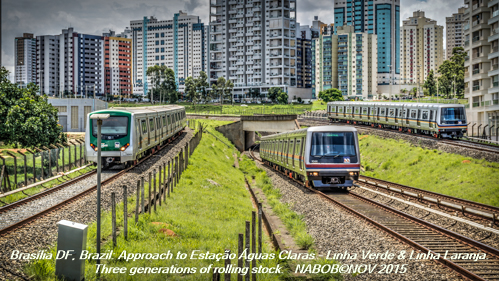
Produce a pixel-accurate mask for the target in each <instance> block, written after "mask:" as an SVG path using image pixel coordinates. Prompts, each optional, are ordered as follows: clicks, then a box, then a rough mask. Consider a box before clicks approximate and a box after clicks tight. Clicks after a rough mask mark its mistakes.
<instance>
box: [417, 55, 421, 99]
mask: <svg viewBox="0 0 499 281" xmlns="http://www.w3.org/2000/svg"><path fill="white" fill-rule="evenodd" d="M420 67H421V65H420V64H418V93H417V95H418V102H419V81H420V80H421V77H420V75H421V73H420V71H419V68H420Z"/></svg>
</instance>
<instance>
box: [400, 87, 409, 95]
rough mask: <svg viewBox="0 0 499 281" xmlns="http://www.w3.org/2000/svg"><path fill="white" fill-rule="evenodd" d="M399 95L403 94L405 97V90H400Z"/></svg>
mask: <svg viewBox="0 0 499 281" xmlns="http://www.w3.org/2000/svg"><path fill="white" fill-rule="evenodd" d="M400 93H401V94H403V95H404V96H405V94H406V93H407V89H405V88H404V89H400Z"/></svg>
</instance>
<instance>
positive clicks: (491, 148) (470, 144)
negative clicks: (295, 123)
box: [302, 117, 499, 154]
mask: <svg viewBox="0 0 499 281" xmlns="http://www.w3.org/2000/svg"><path fill="white" fill-rule="evenodd" d="M302 119H304V120H306V122H307V123H303V125H307V124H310V125H313V126H318V125H319V126H321V125H331V123H330V122H329V119H327V118H326V117H313V118H308V117H307V118H302ZM310 121H312V122H310ZM308 122H310V123H308ZM334 124H335V125H344V126H354V127H357V126H359V128H366V129H367V128H369V129H376V130H381V131H386V132H392V133H398V134H403V135H407V134H406V133H402V132H399V131H396V130H392V129H386V128H378V127H369V126H361V125H359V124H349V123H334ZM414 136H417V137H420V138H426V139H431V140H435V141H439V142H441V143H445V144H449V145H454V146H459V147H464V148H469V149H477V150H480V151H485V152H489V153H494V154H499V146H497V145H493V144H487V143H478V142H474V141H470V140H464V139H458V140H449V139H436V138H434V137H430V136H426V135H420V134H414Z"/></svg>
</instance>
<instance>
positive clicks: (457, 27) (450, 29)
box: [444, 7, 466, 59]
mask: <svg viewBox="0 0 499 281" xmlns="http://www.w3.org/2000/svg"><path fill="white" fill-rule="evenodd" d="M464 10H466V8H465V7H462V8H459V9H458V12H457V13H455V14H452V16H451V17H446V18H445V39H446V44H445V45H446V48H445V52H446V57H445V58H444V59H450V57H452V49H454V48H455V47H463V44H464V40H463V34H464V33H463V28H464V25H465V21H464Z"/></svg>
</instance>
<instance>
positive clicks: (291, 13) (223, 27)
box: [209, 0, 296, 98]
mask: <svg viewBox="0 0 499 281" xmlns="http://www.w3.org/2000/svg"><path fill="white" fill-rule="evenodd" d="M210 9H211V10H210V42H209V43H210V56H209V66H210V84H213V83H215V82H216V81H217V79H218V77H224V78H225V79H230V80H231V82H232V83H234V95H235V98H243V97H244V95H245V94H246V93H247V92H248V90H249V89H250V88H257V89H259V90H260V93H261V94H264V95H265V94H266V93H267V92H268V89H269V88H271V87H280V88H282V89H283V90H284V91H286V92H288V91H289V88H290V87H296V1H295V0H279V1H278V0H272V1H264V0H238V1H236V0H210Z"/></svg>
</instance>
